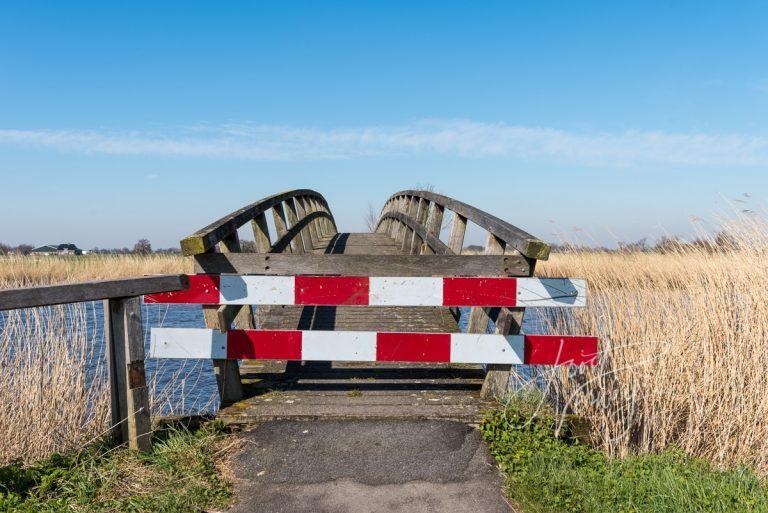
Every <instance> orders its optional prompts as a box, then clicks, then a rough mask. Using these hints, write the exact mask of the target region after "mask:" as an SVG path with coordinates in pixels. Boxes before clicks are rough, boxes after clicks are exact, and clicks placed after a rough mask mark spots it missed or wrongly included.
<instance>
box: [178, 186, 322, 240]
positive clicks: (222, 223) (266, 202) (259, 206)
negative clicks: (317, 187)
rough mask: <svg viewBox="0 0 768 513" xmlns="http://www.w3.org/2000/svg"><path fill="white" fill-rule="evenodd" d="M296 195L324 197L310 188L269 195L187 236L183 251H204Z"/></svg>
mask: <svg viewBox="0 0 768 513" xmlns="http://www.w3.org/2000/svg"><path fill="white" fill-rule="evenodd" d="M295 196H307V197H318V198H322V195H321V194H320V193H318V192H316V191H313V190H310V189H296V190H293V191H286V192H281V193H280V194H275V195H274V196H268V197H266V198H264V199H261V200H259V201H257V202H255V203H251V204H250V205H246V206H245V207H243V208H241V209H239V210H236V211H234V212H232V213H231V214H228V215H226V216H224V217H222V218H221V219H219V220H217V221H214V222H213V223H211V224H209V225H208V226H206V227H205V228H201V229H200V230H198V231H196V232H195V233H194V234H192V235H190V236H189V237H186V238H185V239H183V240H182V241H181V251H182V253H183V254H184V255H197V254H199V253H204V252H206V251H207V250H209V249H211V248H213V247H214V246H215V245H216V244H218V243H219V242H221V240H222V239H223V238H224V237H226V236H228V235H230V234H231V233H233V232H236V231H237V229H238V228H240V227H241V226H243V225H244V224H246V223H247V222H248V221H251V220H252V219H256V218H257V217H258V216H259V215H260V214H263V213H265V212H267V211H268V210H269V209H271V208H272V207H274V206H275V205H278V204H280V203H282V202H283V201H286V200H288V199H290V198H293V197H295Z"/></svg>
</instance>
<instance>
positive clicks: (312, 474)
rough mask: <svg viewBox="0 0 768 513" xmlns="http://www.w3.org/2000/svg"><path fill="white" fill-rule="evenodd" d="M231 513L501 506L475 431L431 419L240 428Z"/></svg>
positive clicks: (475, 510)
mask: <svg viewBox="0 0 768 513" xmlns="http://www.w3.org/2000/svg"><path fill="white" fill-rule="evenodd" d="M242 437H243V446H242V449H241V450H240V452H239V453H238V454H237V455H236V456H235V457H234V458H233V461H232V463H231V469H232V472H233V474H234V476H235V477H236V479H237V480H238V481H237V483H236V486H235V493H236V498H237V503H236V504H235V506H234V507H233V508H232V509H231V511H232V512H233V513H257V512H269V513H282V512H285V513H288V512H290V513H310V512H311V513H324V512H328V513H345V512H350V513H369V512H388V513H389V512H391V513H396V512H407V513H420V512H450V513H464V512H471V513H502V512H503V513H509V512H511V511H512V509H511V508H510V506H509V505H508V503H507V501H506V499H505V498H504V495H503V493H502V481H501V478H500V476H499V474H498V471H497V469H496V466H495V463H494V461H493V459H492V458H491V456H490V455H489V454H488V451H487V449H486V447H485V446H484V445H483V443H482V441H481V438H480V434H479V433H478V432H477V431H476V430H474V429H472V428H471V427H468V426H467V425H465V424H462V423H459V422H450V421H430V420H423V421H418V420H400V421H392V420H347V421H343V420H342V421H331V420H327V421H272V422H267V423H264V424H261V425H260V426H257V427H256V428H254V429H253V430H251V431H248V432H246V433H244V434H243V435H242Z"/></svg>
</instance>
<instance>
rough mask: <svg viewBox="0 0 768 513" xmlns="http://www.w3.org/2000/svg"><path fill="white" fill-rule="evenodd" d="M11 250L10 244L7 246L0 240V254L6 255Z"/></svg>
mask: <svg viewBox="0 0 768 513" xmlns="http://www.w3.org/2000/svg"><path fill="white" fill-rule="evenodd" d="M12 250H13V248H12V247H11V246H9V245H8V244H3V243H2V242H0V255H7V254H8V253H10V252H11V251H12Z"/></svg>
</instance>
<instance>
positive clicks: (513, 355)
mask: <svg viewBox="0 0 768 513" xmlns="http://www.w3.org/2000/svg"><path fill="white" fill-rule="evenodd" d="M524 348H525V336H523V335H506V336H505V335H481V334H475V333H452V334H451V363H508V364H511V365H519V364H522V363H523V360H524V357H525V355H524Z"/></svg>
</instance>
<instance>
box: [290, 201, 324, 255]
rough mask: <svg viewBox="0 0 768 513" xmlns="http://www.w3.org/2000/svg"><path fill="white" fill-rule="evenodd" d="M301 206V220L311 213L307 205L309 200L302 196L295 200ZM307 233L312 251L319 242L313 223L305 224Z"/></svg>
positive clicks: (309, 206) (310, 207) (310, 208)
mask: <svg viewBox="0 0 768 513" xmlns="http://www.w3.org/2000/svg"><path fill="white" fill-rule="evenodd" d="M296 199H297V200H298V202H299V204H300V205H301V211H302V214H301V217H302V219H303V218H304V217H306V216H308V215H309V214H311V213H312V206H311V205H310V203H309V199H308V198H305V197H303V196H301V197H299V198H296ZM307 231H308V232H309V239H310V241H311V243H312V249H315V248H316V247H317V246H318V244H319V242H320V235H319V234H318V233H317V227H316V226H315V223H307Z"/></svg>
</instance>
